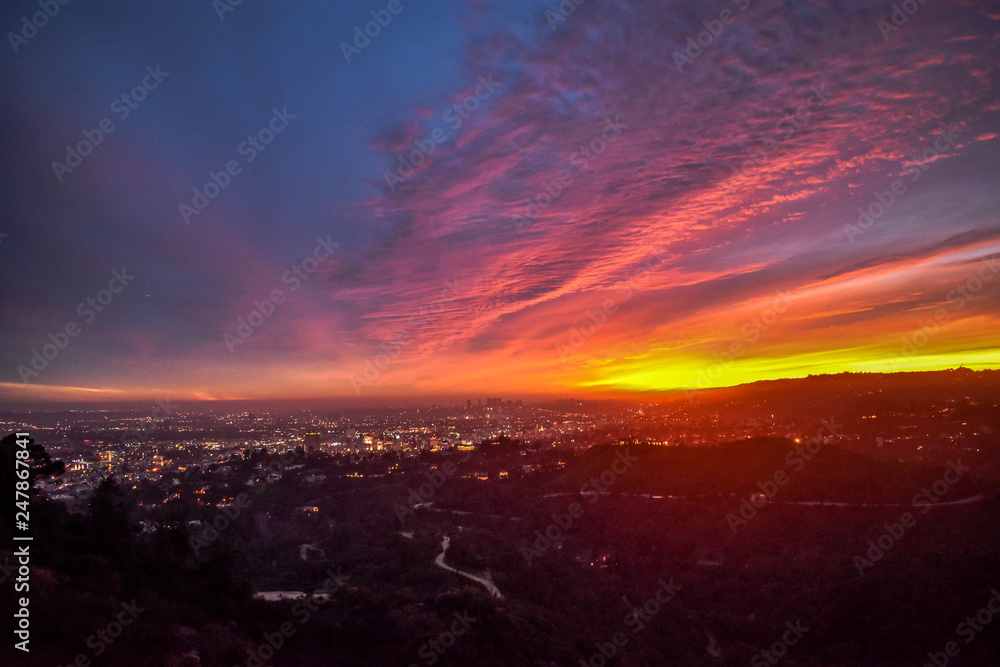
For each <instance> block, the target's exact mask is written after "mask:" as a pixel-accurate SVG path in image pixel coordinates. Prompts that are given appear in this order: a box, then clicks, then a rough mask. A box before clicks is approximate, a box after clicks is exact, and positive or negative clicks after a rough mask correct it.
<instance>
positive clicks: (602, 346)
mask: <svg viewBox="0 0 1000 667" xmlns="http://www.w3.org/2000/svg"><path fill="white" fill-rule="evenodd" d="M115 4H117V3H110V2H109V3H99V4H98V3H85V2H79V3H78V2H71V3H69V4H66V5H59V9H58V13H57V14H56V15H55V16H53V17H51V18H47V19H46V22H44V24H43V26H42V27H40V28H37V29H36V30H34V31H32V30H30V29H28V30H27V32H26V33H22V30H24V28H25V24H24V22H22V17H24V16H27V17H29V18H28V21H30V20H31V19H30V17H31V16H32V15H33V14H35V13H36V12H37V11H38V5H37V2H27V1H22V0H16V1H14V2H9V3H5V6H4V8H3V9H2V10H0V28H2V29H3V32H4V34H5V35H6V37H5V40H4V44H3V45H2V46H0V50H3V49H5V50H6V51H5V52H3V53H2V55H0V85H2V88H3V100H2V103H0V123H2V128H3V132H2V137H3V138H2V144H0V284H2V291H3V298H2V299H0V400H7V401H24V402H39V403H41V402H44V401H48V400H81V401H82V400H105V399H107V400H117V399H125V398H141V397H150V398H152V397H161V396H169V397H171V398H173V399H179V400H192V399H234V398H272V397H274V398H292V397H350V398H352V399H356V398H365V397H371V398H372V399H373V400H374V399H378V398H384V397H394V396H402V397H416V396H427V397H436V396H465V395H468V396H471V397H473V398H475V397H478V396H503V397H506V398H517V397H519V396H522V395H524V396H527V395H545V394H551V395H565V396H568V395H572V396H583V395H589V394H594V395H607V394H619V393H629V392H647V391H653V390H667V389H681V388H707V387H713V386H729V385H735V384H740V383H743V382H749V381H754V380H760V379H774V378H785V377H802V376H805V375H808V374H818V373H838V372H843V371H900V370H929V369H942V368H950V367H957V366H960V365H964V366H966V367H970V368H1000V335H998V331H1000V183H998V175H1000V136H998V132H1000V77H998V67H997V63H1000V40H998V37H1000V2H986V1H981V0H980V1H976V0H965V1H955V0H952V1H949V0H934V1H933V2H928V3H926V4H920V3H919V2H917V1H916V0H911V1H910V2H903V3H901V5H905V6H906V7H907V8H909V9H912V10H914V12H913V13H912V15H907V14H905V13H904V12H902V9H900V10H899V11H898V12H897V15H896V16H895V17H893V11H894V10H893V3H892V2H888V1H887V2H872V1H869V0H864V1H862V0H841V1H838V2H809V1H803V0H798V1H795V2H758V1H757V0H735V1H730V0H725V1H724V2H718V1H713V2H700V1H686V2H664V1H663V0H632V1H630V2H625V1H623V0H587V1H586V2H583V4H581V5H580V6H579V7H578V8H576V9H575V11H574V12H573V13H571V14H569V15H568V16H563V15H562V14H560V13H559V10H558V7H559V3H557V2H556V1H555V0H523V1H522V0H517V1H513V0H504V1H502V2H501V1H499V0H496V1H494V0H466V1H461V2H460V1H445V0H440V1H435V2H430V1H425V2H414V1H412V0H400V2H399V4H396V3H394V2H387V1H385V0H364V1H355V0H351V1H350V2H347V1H343V0H338V2H335V3H329V2H296V3H284V2H281V3H279V2H243V3H242V4H240V5H238V6H234V7H231V8H230V9H231V11H223V10H221V9H219V7H221V6H223V5H221V4H220V3H217V4H216V5H215V7H213V4H212V3H211V2H208V1H207V0H206V1H204V2H200V3H167V2H154V3H151V4H147V3H141V4H136V3H121V4H120V5H119V6H117V7H116V6H114V5H115ZM911 4H912V7H911ZM289 5H291V6H289ZM901 5H900V3H897V5H896V6H897V7H899V6H901ZM570 6H574V5H573V4H572V2H571V1H570V0H566V2H564V3H563V7H564V8H566V7H570ZM388 8H395V9H398V10H399V11H398V13H395V14H393V13H391V12H390V11H389V9H388ZM372 12H375V18H373V14H372ZM220 14H221V18H220ZM385 17H390V18H389V19H388V20H386V19H385ZM378 18H382V20H383V22H385V23H386V24H385V25H384V26H383V25H378V24H372V25H374V26H375V27H374V28H371V27H370V28H369V30H370V32H372V33H377V34H376V36H375V37H372V38H364V39H361V38H358V41H357V42H356V41H355V40H356V38H357V35H359V34H361V35H363V34H364V30H365V24H366V23H370V22H372V21H375V20H376V19H378ZM903 19H905V21H903ZM894 21H895V23H894ZM706 22H707V23H706ZM897 24H898V25H897ZM356 27H357V28H358V30H357V31H356V30H355V28H356ZM713 29H714V31H715V32H718V33H719V34H717V35H715V34H713V33H712V32H711V31H712V30H713ZM23 34H28V35H32V36H31V37H30V38H25V37H23V36H22V37H20V38H18V37H12V36H11V35H23ZM699 39H700V40H701V42H702V44H703V45H699V44H698V41H699ZM345 44H346V46H345ZM359 45H360V46H359ZM144 82H145V86H146V87H145V88H143V83H144ZM137 86H138V87H139V91H138V94H137V95H136V96H134V98H133V95H132V93H133V92H135V91H134V89H135V88H136V87H137ZM123 94H124V95H126V96H127V98H126V101H122V100H121V96H122V95H123ZM140 97H141V98H143V99H142V100H141V101H136V100H137V99H138V98H140ZM116 100H118V101H117V102H116ZM126 113H127V115H125V114H126ZM103 119H110V121H109V123H110V124H113V127H114V129H113V130H111V131H110V132H107V133H105V132H103V131H101V130H100V129H99V128H100V127H101V123H102V120H103ZM109 126H110V125H109V124H108V123H105V124H104V127H105V128H107V127H109ZM84 132H87V133H88V134H89V136H90V137H99V138H100V142H99V143H98V144H97V145H96V146H93V147H92V150H90V151H89V154H88V155H86V156H81V157H80V159H79V162H75V160H74V158H73V157H72V156H70V157H67V146H70V147H77V146H78V144H81V143H82V144H83V148H82V150H80V151H79V152H80V153H81V154H82V153H84V152H88V143H87V142H88V141H89V140H88V139H87V138H86V135H85V134H84ZM258 133H260V134H259V136H258ZM251 135H255V138H254V140H253V142H248V137H250V136H251ZM268 140H273V141H270V143H266V145H264V144H265V142H267V141H268ZM244 142H247V143H244ZM254 143H257V145H258V146H259V149H258V148H256V147H254ZM74 151H75V148H74ZM251 158H252V159H251ZM54 162H58V163H60V164H59V165H53V163H54ZM71 163H73V164H76V166H75V167H71V166H70V165H71ZM411 163H416V166H415V167H414V168H411V167H410V166H409V164H411ZM60 165H62V166H60ZM227 165H228V166H229V168H230V169H231V171H230V172H226V169H227ZM210 172H213V173H214V174H215V178H216V183H219V184H220V185H221V184H223V183H224V184H225V187H214V186H213V187H208V188H206V184H211V183H213V181H212V176H211V175H210ZM196 188H197V189H198V190H199V191H200V192H201V193H206V190H208V191H210V192H212V193H214V195H215V196H214V197H212V198H211V199H208V198H207V197H206V198H205V199H204V200H202V199H201V194H196V193H195V192H194V189H196ZM206 194H208V193H206ZM202 204H205V205H204V206H201V205H202ZM182 205H183V206H182ZM199 207H201V209H200V210H199ZM859 209H860V211H859ZM862 213H864V214H865V216H862ZM868 216H870V217H868ZM307 258H309V259H307ZM304 260H305V266H304V268H302V267H303V261H304ZM123 268H124V272H123ZM310 269H314V270H313V271H311V272H310ZM114 271H118V272H119V274H122V273H124V276H125V280H124V283H125V284H124V285H123V284H122V281H121V280H120V279H116V278H113V276H114V274H113V272H114ZM129 275H134V279H129V278H128V276H129ZM109 282H110V283H111V284H110V286H109ZM109 287H111V291H108V292H104V293H103V294H102V290H105V289H107V288H109ZM116 291H117V293H115V292H116ZM272 296H277V297H278V298H277V300H276V301H277V303H272V302H270V301H269V300H270V299H271V297H272ZM88 298H92V299H98V300H100V299H104V301H105V304H103V305H102V304H101V303H100V302H99V301H98V302H97V303H98V306H97V308H100V309H101V310H100V312H98V311H97V308H95V307H94V306H93V305H92V304H91V305H88V304H87V299H88ZM109 299H110V300H109ZM255 302H257V304H259V305H256V306H255ZM265 302H267V303H265ZM255 308H258V309H262V310H263V311H266V312H263V313H261V314H260V316H258V315H253V314H252V313H254V312H255ZM239 318H242V321H243V322H246V324H241V321H240V319H239ZM254 323H256V325H254ZM67 326H69V330H70V331H76V335H74V336H69V335H68V334H67V335H66V336H65V341H66V344H65V349H57V347H56V346H57V345H58V341H60V340H62V337H61V336H60V335H59V333H60V332H65V331H67ZM74 326H75V328H74ZM50 334H51V336H50ZM244 334H249V335H248V336H245V335H244ZM53 341H56V342H53ZM46 345H49V348H48V353H49V354H48V356H49V357H51V358H49V359H44V358H43V356H44V355H45V350H43V347H45V346H46ZM35 350H37V351H38V354H37V355H36V354H34V351H35ZM53 352H55V354H53ZM33 357H34V363H35V366H34V367H32V363H33V361H32V360H33Z"/></svg>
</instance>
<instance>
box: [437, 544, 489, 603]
mask: <svg viewBox="0 0 1000 667" xmlns="http://www.w3.org/2000/svg"><path fill="white" fill-rule="evenodd" d="M450 543H451V538H450V537H448V536H447V535H445V536H444V539H443V540H441V553H440V554H438V557H437V558H435V559H434V564H435V565H437V566H438V567H440V568H443V569H445V570H448V571H449V572H454V573H455V574H460V575H462V576H463V577H465V578H467V579H472V580H473V581H474V582H476V583H477V584H482V585H483V586H485V587H486V590H488V591H489V592H490V595H492V596H493V597H495V598H499V599H501V600H502V599H503V594H502V593H500V589H499V588H497V587H496V584H494V583H493V582H492V581H490V580H489V579H484V578H483V577H479V576H476V575H474V574H472V573H471V572H463V571H462V570H456V569H455V568H453V567H452V566H450V565H446V564H445V562H444V555H445V553H446V552H447V551H448V545H449V544H450Z"/></svg>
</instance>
